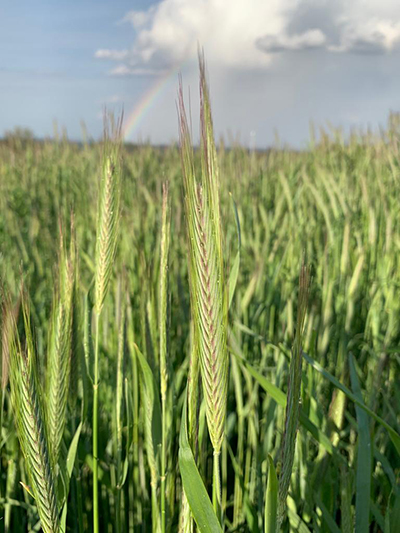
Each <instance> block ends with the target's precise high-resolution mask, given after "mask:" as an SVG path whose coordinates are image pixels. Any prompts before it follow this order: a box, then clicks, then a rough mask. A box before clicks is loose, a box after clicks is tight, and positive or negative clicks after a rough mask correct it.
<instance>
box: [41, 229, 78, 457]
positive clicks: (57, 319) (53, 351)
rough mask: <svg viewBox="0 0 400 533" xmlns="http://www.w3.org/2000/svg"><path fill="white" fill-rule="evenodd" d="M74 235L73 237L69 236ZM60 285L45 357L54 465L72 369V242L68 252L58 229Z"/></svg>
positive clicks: (49, 427) (58, 451)
mask: <svg viewBox="0 0 400 533" xmlns="http://www.w3.org/2000/svg"><path fill="white" fill-rule="evenodd" d="M72 239H73V238H72ZM60 241H61V245H60V259H59V280H58V283H59V286H58V289H57V290H56V294H55V296H54V303H53V311H52V316H51V320H50V324H51V333H50V342H49V352H48V359H47V374H46V377H47V404H46V405H47V431H48V436H49V446H50V451H51V457H52V462H53V465H57V462H58V457H59V453H60V446H61V442H62V438H63V434H64V428H65V423H66V414H67V403H68V391H69V385H70V369H71V336H72V318H73V307H72V304H73V295H74V281H75V274H76V272H75V269H76V267H75V257H76V252H75V243H74V241H73V242H72V243H71V248H70V252H69V254H67V252H66V250H65V243H64V238H63V235H62V233H61V238H60Z"/></svg>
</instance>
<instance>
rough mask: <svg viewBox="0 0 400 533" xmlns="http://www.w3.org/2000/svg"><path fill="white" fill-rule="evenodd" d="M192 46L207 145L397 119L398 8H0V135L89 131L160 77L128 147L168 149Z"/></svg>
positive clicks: (302, 142) (286, 1) (314, 4)
mask: <svg viewBox="0 0 400 533" xmlns="http://www.w3.org/2000/svg"><path fill="white" fill-rule="evenodd" d="M198 43H200V44H201V45H202V46H204V49H205V54H206V60H207V63H208V71H209V78H210V85H211V95H212V104H213V112H214V122H215V128H216V132H217V135H221V134H222V135H224V136H225V137H228V138H239V139H240V140H241V141H242V142H243V143H244V144H249V143H255V144H256V145H257V146H260V147H265V146H268V145H270V144H271V143H272V142H273V141H274V136H275V132H278V134H279V137H280V138H281V139H282V141H283V142H288V143H290V144H292V145H294V146H297V147H301V146H306V143H307V140H308V137H309V123H310V120H313V121H314V122H315V124H316V125H325V126H326V125H327V124H328V123H331V124H333V125H334V126H339V125H341V126H343V127H344V129H345V130H346V131H348V129H349V128H351V127H358V126H360V127H366V126H367V125H370V126H372V127H375V128H376V127H378V125H382V124H385V122H386V120H387V116H388V113H389V110H400V76H399V75H398V72H399V66H400V3H399V2H397V0H396V1H394V0H353V1H352V2H351V4H350V3H349V2H345V1H344V0H343V1H342V0H318V1H317V0H269V1H268V2H266V1H265V0H231V1H230V2H229V3H227V2H224V1H223V0H163V1H162V2H151V1H148V0H141V1H135V2H132V1H131V2H128V1H126V0H123V1H122V0H114V1H105V0H97V1H94V0H84V1H83V0H81V1H77V0H71V1H60V0H53V1H51V2H50V1H42V0H35V2H32V1H26V0H25V1H21V0H19V1H18V2H16V1H11V0H5V1H4V2H2V3H1V5H0V135H1V134H2V133H3V132H4V131H5V130H9V129H12V128H13V127H14V126H26V127H29V128H31V129H32V130H33V131H34V132H35V134H36V135H38V136H47V135H51V134H52V132H53V122H54V120H56V121H57V123H58V124H59V126H60V127H61V126H64V127H66V128H67V131H68V135H69V137H70V138H73V139H79V138H80V136H81V121H82V120H83V121H84V122H85V123H86V125H87V129H88V131H89V133H90V135H91V136H93V137H94V138H98V137H99V135H101V131H102V110H103V109H104V106H107V107H108V108H111V109H115V110H116V111H118V110H119V109H120V108H121V107H122V106H124V110H125V116H126V117H128V119H129V115H130V114H131V113H132V112H134V110H135V109H137V108H138V106H139V107H140V106H141V102H143V100H144V99H145V98H146V95H147V94H149V92H150V91H152V88H153V87H154V86H155V85H157V84H159V80H162V79H164V77H165V76H166V74H168V73H171V74H170V76H169V78H168V81H167V82H166V83H165V84H163V85H162V90H161V91H159V92H158V94H157V96H156V98H154V99H153V100H152V102H151V105H149V106H148V108H147V110H146V112H145V113H142V114H141V116H140V120H139V121H138V122H137V123H136V124H135V127H134V128H132V130H130V132H129V136H128V138H129V140H133V141H137V140H139V139H150V140H151V141H153V142H155V143H166V142H170V141H173V140H175V139H176V138H177V129H178V128H177V118H176V107H175V100H176V90H177V84H178V82H177V79H178V71H182V74H183V79H184V85H185V87H190V91H191V101H192V103H193V104H192V112H193V114H196V110H197V108H196V96H197V86H198V83H197V68H196V63H195V58H196V51H197V45H198Z"/></svg>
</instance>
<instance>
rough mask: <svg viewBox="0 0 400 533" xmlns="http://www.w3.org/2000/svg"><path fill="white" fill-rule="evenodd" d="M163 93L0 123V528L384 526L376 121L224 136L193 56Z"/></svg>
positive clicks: (396, 457) (395, 330) (392, 456)
mask: <svg viewBox="0 0 400 533" xmlns="http://www.w3.org/2000/svg"><path fill="white" fill-rule="evenodd" d="M178 109H179V115H178V121H177V122H178V128H179V131H180V136H181V139H180V146H179V147H178V146H171V147H169V148H165V149H156V148H153V147H151V146H149V145H141V146H136V147H132V146H129V145H126V146H123V145H122V144H121V143H120V140H119V136H118V131H119V126H120V125H119V123H118V121H117V122H116V123H115V127H114V129H113V128H112V127H110V131H109V135H108V136H106V140H105V141H103V142H100V143H95V142H88V141H87V142H85V143H84V144H83V145H81V146H80V145H77V144H73V143H70V142H68V140H67V139H66V138H65V136H64V137H62V136H60V137H59V138H58V139H57V140H54V141H50V140H47V141H44V142H41V143H39V142H35V141H34V140H25V141H23V142H22V141H21V142H18V140H17V139H11V140H10V141H9V142H7V143H5V142H0V278H1V280H0V281H1V286H2V287H4V288H3V289H2V290H1V291H0V293H1V296H0V300H1V306H2V312H1V318H0V323H1V336H0V338H1V352H0V353H1V369H2V370H1V374H2V375H1V393H0V426H1V433H0V533H3V532H12V533H22V532H24V533H25V532H26V531H39V530H40V529H42V530H44V531H46V532H50V531H53V532H54V531H66V532H79V533H82V532H84V531H98V532H99V533H100V532H109V531H117V532H125V531H126V532H133V533H139V532H142V531H150V530H152V531H154V532H157V533H158V532H161V531H162V532H172V531H181V532H188V533H189V532H190V533H191V532H193V531H195V530H196V531H201V532H203V531H204V532H206V531H213V532H216V531H226V532H232V533H233V532H240V531H251V532H259V531H262V530H264V531H265V532H268V533H270V532H273V531H277V529H278V528H280V530H281V531H283V532H288V531H302V532H308V531H309V532H313V531H319V532H322V533H325V532H332V531H333V532H337V531H344V532H349V531H354V530H355V531H357V532H362V531H366V530H367V529H368V530H369V531H371V532H376V533H377V532H380V531H383V532H385V533H386V532H388V531H391V532H393V531H396V528H397V524H398V520H399V518H398V517H399V508H400V507H399V506H400V484H399V479H400V478H399V476H400V437H399V430H400V426H399V424H400V422H399V407H398V406H399V405H400V396H399V394H400V393H399V389H398V386H397V384H398V380H399V365H400V359H399V348H398V347H399V341H400V328H399V321H398V316H399V312H400V300H399V298H398V287H399V286H400V269H399V243H400V214H399V210H398V205H397V196H396V194H395V192H396V191H397V189H398V181H399V172H398V169H399V153H400V151H399V147H400V130H399V128H398V122H396V120H395V117H393V116H392V117H391V119H390V121H389V123H388V126H387V128H386V129H385V130H382V131H381V132H380V133H379V135H373V134H372V133H370V132H364V133H363V132H354V133H353V134H352V135H351V137H350V138H349V139H344V138H343V137H342V136H341V135H340V133H339V132H329V133H328V132H324V131H322V130H321V132H320V135H319V136H318V139H317V140H316V139H314V140H313V141H312V142H311V143H310V146H309V148H308V149H307V150H304V151H302V152H294V151H291V150H289V149H286V150H282V149H279V148H274V149H271V150H270V151H268V152H261V151H260V152H258V151H252V152H249V151H248V150H247V149H245V148H244V147H241V146H239V145H237V146H236V145H235V146H233V147H231V148H228V147H226V146H225V144H224V141H223V140H221V141H220V142H218V143H215V141H214V135H213V124H212V116H211V105H210V94H209V90H208V87H207V79H206V75H205V65H204V61H203V59H201V60H200V109H201V113H200V145H199V147H198V148H197V147H196V146H193V143H192V136H191V131H190V129H189V123H190V120H189V119H188V118H187V117H186V112H185V106H184V98H183V89H181V90H180V93H179V96H178ZM113 131H114V133H113ZM99 178H100V187H99ZM166 182H168V186H166V185H163V184H164V183H166ZM232 199H233V202H232ZM232 205H233V209H232ZM71 211H73V213H74V215H73V224H72V228H71V229H70V224H69V221H70V219H71ZM60 221H61V223H60ZM59 227H61V228H62V231H61V234H60V231H59V230H58V228H59ZM303 257H306V258H307V264H310V265H311V266H312V280H311V282H310V283H309V282H308V270H306V269H305V268H303V269H301V265H302V258H303ZM299 272H301V275H300V283H299ZM21 285H22V286H23V287H24V289H23V290H22V292H21ZM228 308H229V309H228ZM228 367H229V371H228Z"/></svg>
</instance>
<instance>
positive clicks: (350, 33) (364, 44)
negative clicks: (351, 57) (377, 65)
mask: <svg viewBox="0 0 400 533" xmlns="http://www.w3.org/2000/svg"><path fill="white" fill-rule="evenodd" d="M399 44H400V21H398V22H393V21H389V20H379V19H374V18H372V19H369V20H367V21H359V22H358V23H357V22H356V23H355V22H353V21H351V22H350V21H349V22H344V24H343V31H342V39H341V42H340V43H339V44H338V45H332V46H330V47H329V49H330V50H331V51H333V52H353V53H359V54H381V53H385V52H390V51H392V50H393V49H394V48H395V47H396V46H398V45H399Z"/></svg>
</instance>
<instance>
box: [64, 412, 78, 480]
mask: <svg viewBox="0 0 400 533" xmlns="http://www.w3.org/2000/svg"><path fill="white" fill-rule="evenodd" d="M81 431H82V422H80V424H79V426H78V427H77V429H76V431H75V435H74V437H73V439H72V441H71V444H70V446H69V450H68V455H67V473H68V479H71V475H72V470H73V468H74V464H75V457H76V452H77V449H78V443H79V437H80V435H81Z"/></svg>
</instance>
